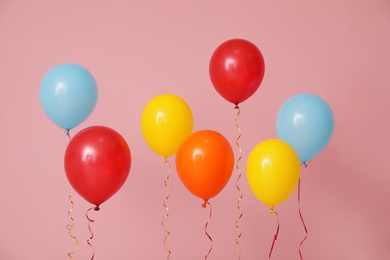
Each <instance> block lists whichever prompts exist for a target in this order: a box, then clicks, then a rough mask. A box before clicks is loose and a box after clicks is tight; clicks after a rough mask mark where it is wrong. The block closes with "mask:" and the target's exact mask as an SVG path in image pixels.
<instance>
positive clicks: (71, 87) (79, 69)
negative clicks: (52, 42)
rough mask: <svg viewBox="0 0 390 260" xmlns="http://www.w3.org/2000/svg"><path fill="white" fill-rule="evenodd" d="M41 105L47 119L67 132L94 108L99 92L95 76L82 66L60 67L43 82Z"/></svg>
mask: <svg viewBox="0 0 390 260" xmlns="http://www.w3.org/2000/svg"><path fill="white" fill-rule="evenodd" d="M39 97H40V102H41V105H42V108H43V110H44V111H45V113H46V115H47V116H48V117H49V119H50V120H51V121H52V122H54V123H55V124H56V125H58V126H59V127H61V128H63V129H66V130H70V129H73V128H75V127H76V126H78V125H80V124H81V123H82V122H84V121H85V120H86V119H87V118H88V117H89V116H90V115H91V113H92V112H93V110H94V109H95V106H96V102H97V97H98V90H97V85H96V81H95V79H94V77H93V76H92V74H91V73H90V72H89V71H88V70H87V69H86V68H84V67H83V66H80V65H78V64H73V63H63V64H59V65H57V66H55V67H53V68H52V69H50V70H49V71H48V72H47V73H46V75H45V76H44V78H43V79H42V82H41V86H40V91H39Z"/></svg>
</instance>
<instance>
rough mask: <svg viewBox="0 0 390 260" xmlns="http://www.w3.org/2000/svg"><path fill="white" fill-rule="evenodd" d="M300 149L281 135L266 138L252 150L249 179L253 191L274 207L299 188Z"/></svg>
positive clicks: (247, 168) (247, 169)
mask: <svg viewBox="0 0 390 260" xmlns="http://www.w3.org/2000/svg"><path fill="white" fill-rule="evenodd" d="M299 164H300V162H299V158H298V155H297V153H296V152H295V151H294V149H293V148H292V147H291V146H290V145H289V144H288V143H286V142H284V141H282V140H279V139H268V140H265V141H263V142H261V143H259V144H258V145H256V147H255V148H254V149H253V150H252V151H251V153H250V155H249V157H248V161H247V166H246V172H247V180H248V183H249V187H250V188H251V190H252V192H253V194H254V195H255V196H256V197H257V199H258V200H260V201H261V202H262V203H264V204H265V205H268V206H269V207H270V208H271V209H273V207H274V206H276V205H278V204H280V203H282V202H283V201H285V200H286V199H287V198H288V197H289V196H290V195H291V193H292V192H293V191H294V189H295V188H296V186H297V184H298V181H299V176H300V165H299Z"/></svg>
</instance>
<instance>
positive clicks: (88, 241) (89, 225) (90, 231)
mask: <svg viewBox="0 0 390 260" xmlns="http://www.w3.org/2000/svg"><path fill="white" fill-rule="evenodd" d="M91 210H95V211H98V210H100V208H99V206H95V207H92V208H90V209H88V210H87V213H86V214H85V216H86V217H87V219H88V221H89V222H88V230H89V233H90V234H91V236H90V238H88V239H87V243H88V245H89V246H90V247H91V248H92V256H91V260H93V258H94V257H95V250H94V248H93V246H92V244H91V240H92V239H93V232H92V228H91V223H92V222H95V220H93V219H91V218H90V217H89V216H88V212H89V211H91Z"/></svg>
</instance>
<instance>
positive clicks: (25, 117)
mask: <svg viewBox="0 0 390 260" xmlns="http://www.w3.org/2000/svg"><path fill="white" fill-rule="evenodd" d="M237 37H238V38H244V39H247V40H249V41H251V42H253V43H254V44H256V45H257V46H258V47H259V49H260V50H261V51H262V53H263V55H264V58H265V64H266V74H265V78H264V81H263V83H262V85H261V87H260V88H259V90H258V91H257V92H256V93H255V94H254V95H253V96H252V97H251V98H250V99H248V100H247V101H245V102H244V103H242V104H241V106H240V107H241V114H240V116H239V120H238V122H239V126H240V128H241V130H242V137H241V139H240V143H239V144H240V147H241V149H242V160H241V161H240V162H239V164H238V166H239V168H240V169H241V172H242V174H243V177H242V179H241V180H240V181H239V182H238V183H239V186H240V187H241V189H242V191H243V200H242V201H241V207H242V209H243V217H242V218H241V220H240V221H239V226H240V228H241V231H242V237H241V239H240V240H239V243H240V245H241V246H242V249H243V251H242V254H241V259H244V260H255V259H256V260H257V259H268V252H269V250H270V246H271V242H272V239H273V235H274V232H275V229H276V225H277V222H276V219H275V216H274V215H272V214H270V213H269V210H268V208H267V207H266V206H265V205H263V204H261V203H260V202H259V201H258V200H257V199H256V198H255V197H254V195H253V194H252V193H251V192H250V190H249V188H248V185H247V182H246V178H245V164H246V159H247V156H248V154H249V152H250V151H251V149H252V148H253V147H254V146H255V145H256V144H257V143H259V142H261V141H262V140H265V139H268V138H275V137H276V132H275V118H276V113H277V111H278V109H279V107H280V106H281V104H282V103H283V102H284V101H285V100H286V99H287V98H288V97H290V96H291V95H294V94H297V93H301V92H310V93H314V94H317V95H320V96H321V97H323V98H324V99H325V100H327V101H328V103H329V104H330V105H331V107H332V109H333V111H334V114H335V122H336V128H335V132H334V135H333V137H332V139H331V142H330V143H329V145H328V146H327V147H326V148H325V149H324V150H323V151H322V152H321V153H320V154H319V155H318V156H317V157H315V159H314V160H313V161H312V163H311V165H310V166H309V167H307V168H304V169H302V187H301V192H302V194H301V196H302V197H301V204H300V205H301V210H302V214H303V217H304V219H305V222H306V225H307V228H308V238H307V240H306V241H305V243H304V244H303V246H302V248H301V249H302V253H303V257H304V259H309V260H313V259H315V260H329V259H337V260H338V259H348V260H349V259H352V260H371V259H375V260H385V259H390V223H389V220H390V204H389V199H390V176H389V174H390V172H389V164H388V162H389V159H388V156H389V146H390V142H389V140H390V139H389V136H388V135H389V133H390V123H389V119H390V116H389V110H390V90H389V89H390V62H389V61H390V2H389V1H388V0H370V1H369V0H366V1H355V0H330V1H329V0H326V1H325V0H318V1H309V0H305V1H261V0H252V1H249V0H243V1H236V0H235V1H231V0H224V1H222V0H215V1H199V0H198V1H117V0H113V1H101V0H94V1H92V0H81V1H80V0H78V1H75V0H67V1H59V0H50V1H49V0H35V1H27V0H25V1H23V0H19V1H18V0H13V1H11V0H2V1H0V88H1V91H0V149H1V150H0V199H1V203H0V207H1V210H0V227H1V236H0V259H1V260H20V259H69V258H68V256H67V253H68V252H71V251H72V250H73V249H74V247H75V244H74V240H72V239H71V238H70V237H69V236H68V233H67V231H66V229H65V226H66V225H67V224H68V223H69V219H68V215H67V212H68V210H69V208H70V203H69V201H68V196H69V194H70V193H72V192H73V190H72V188H71V186H70V185H69V183H68V181H67V179H66V177H65V173H64V170H63V154H64V151H65V149H66V146H67V143H68V139H67V137H66V135H65V134H64V133H63V131H62V130H61V129H60V128H59V127H57V126H56V125H54V124H53V123H52V122H51V121H50V120H49V119H48V118H47V117H46V115H45V114H44V112H43V110H42V108H41V106H40V102H39V87H40V82H41V80H42V78H43V76H44V74H45V73H46V72H47V71H48V70H49V69H50V68H51V67H53V66H55V65H57V64H59V63H63V62H75V63H79V64H81V65H83V66H85V67H86V68H88V69H89V70H90V71H91V73H92V74H93V75H94V76H95V78H96V80H97V83H98V88H99V98H98V103H97V107H96V109H95V110H94V112H93V114H92V115H91V116H90V117H89V118H88V119H87V120H86V121H85V122H84V123H83V124H82V125H80V126H79V127H77V128H76V129H73V130H72V131H71V134H75V133H77V132H78V131H80V130H81V129H83V128H85V127H87V126H92V125H105V126H108V127H111V128H113V129H115V130H117V131H118V132H119V133H121V134H122V135H123V137H124V138H125V139H126V141H127V142H128V144H129V146H130V149H131V152H132V156H133V161H132V167H131V171H130V175H129V178H128V179H127V181H126V183H125V184H124V186H123V188H122V189H121V190H120V191H119V192H118V193H117V194H116V195H115V196H114V197H112V198H111V199H110V200H109V201H107V202H106V203H104V204H103V205H102V206H101V211H99V212H92V213H91V214H90V216H91V217H92V218H94V219H95V222H94V223H93V224H92V229H93V232H94V238H93V240H92V244H93V246H94V249H95V259H96V260H99V259H115V260H124V259H140V260H148V259H167V254H166V252H165V251H164V248H163V239H164V237H165V233H164V231H163V228H162V225H161V221H162V219H163V217H164V215H165V213H166V211H165V209H164V207H163V201H164V198H165V196H166V195H167V190H166V188H165V187H164V184H163V182H164V179H165V178H166V176H167V175H168V172H169V166H168V164H164V163H163V159H162V158H161V157H159V156H158V155H156V154H155V153H154V152H152V151H151V150H150V149H149V147H148V146H147V145H146V143H145V142H144V140H143V137H142V133H141V130H140V117H141V113H142V110H143V108H144V106H145V105H146V103H147V102H148V101H149V100H150V99H151V98H152V97H154V96H156V95H159V94H163V93H173V94H176V95H179V96H181V97H182V98H183V99H185V100H186V101H187V103H188V104H189V105H190V107H191V109H192V112H193V114H194V122H195V125H194V131H196V130H201V129H213V130H215V131H218V132H220V133H221V134H223V135H224V136H225V137H226V138H227V139H228V140H229V141H230V142H231V144H232V147H233V149H234V151H235V154H236V159H237V156H238V148H237V146H236V144H235V142H236V138H237V137H238V130H237V128H236V126H235V116H236V113H237V110H235V109H234V108H233V107H234V106H233V105H232V104H230V103H228V102H227V101H226V100H224V99H223V98H222V97H221V96H219V95H218V93H217V92H216V91H215V89H214V88H213V87H212V85H211V83H210V79H209V75H208V62H209V59H210V57H211V55H212V52H213V51H214V49H215V48H216V47H217V46H218V45H219V44H221V43H222V42H224V41H225V40H228V39H231V38H237ZM169 160H170V163H171V165H172V166H174V157H172V158H170V159H169ZM237 176H238V171H237V170H236V169H235V170H234V172H233V175H232V179H231V180H230V182H229V183H228V185H227V186H226V188H225V189H224V190H223V191H222V192H221V193H220V194H219V195H218V196H217V197H215V198H213V199H211V200H210V202H211V205H212V207H213V215H212V218H211V220H210V222H209V226H208V232H209V234H210V235H211V237H212V239H213V250H212V251H211V253H210V255H209V257H208V259H218V260H225V259H239V247H238V246H237V245H236V243H235V241H236V237H237V236H238V229H237V228H236V227H235V221H236V220H237V218H238V216H239V211H238V209H237V206H236V203H237V200H238V197H239V193H238V190H237V189H236V178H237ZM168 185H169V186H170V188H171V197H170V199H169V200H168V201H167V205H168V207H169V209H170V215H169V217H168V218H167V219H166V221H165V227H166V228H167V229H168V230H169V231H170V232H171V236H169V238H168V239H167V242H166V246H167V247H168V248H169V249H170V250H171V251H172V255H171V257H170V259H171V260H183V259H186V260H196V259H204V257H205V254H206V253H207V251H208V249H209V247H210V241H209V239H208V238H207V237H206V235H205V233H204V226H205V222H206V220H207V217H208V214H209V211H208V209H203V208H202V207H201V206H200V204H201V202H202V201H201V200H200V199H198V198H196V197H194V196H193V195H192V194H191V193H190V192H188V191H187V190H186V189H185V188H184V187H183V185H182V184H181V183H180V180H179V179H178V176H177V175H176V171H175V168H174V167H172V174H171V178H170V180H169V182H168ZM73 200H74V203H75V208H74V211H73V212H72V216H73V218H74V220H75V227H74V228H73V231H72V232H73V234H74V235H75V236H76V237H77V238H78V240H79V246H78V249H77V250H76V252H75V254H74V255H73V256H74V259H90V258H91V255H92V250H91V248H90V247H89V246H88V245H87V243H86V240H87V238H88V237H89V232H88V229H87V220H86V217H85V213H86V210H87V209H88V208H89V207H90V206H91V205H89V204H88V203H86V202H85V201H84V200H83V199H81V198H80V197H79V196H78V195H77V194H75V195H74V197H73ZM276 209H277V211H278V213H279V217H280V233H279V237H278V240H277V241H276V244H275V248H274V251H273V255H272V259H274V260H278V259H283V260H285V259H288V260H289V259H300V258H299V254H298V249H299V243H300V242H301V240H302V239H303V237H304V235H305V231H304V229H303V226H302V223H301V221H300V219H299V215H298V202H297V192H295V193H294V194H292V196H291V197H290V198H289V199H288V200H287V201H286V202H285V203H283V204H281V205H279V206H278V207H277V208H276Z"/></svg>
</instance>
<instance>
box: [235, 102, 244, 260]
mask: <svg viewBox="0 0 390 260" xmlns="http://www.w3.org/2000/svg"><path fill="white" fill-rule="evenodd" d="M235 109H238V112H237V115H236V120H235V124H236V127H237V130H238V133H239V135H238V137H237V140H236V145H237V148H238V151H239V152H240V156H239V157H238V159H237V161H236V168H237V171H238V177H237V179H236V188H237V190H238V192H239V194H240V195H239V197H238V200H237V208H238V210H239V211H240V214H239V216H238V218H237V220H236V228H237V230H238V232H239V234H238V236H237V237H236V245H237V246H238V247H239V248H240V252H239V254H238V259H241V254H242V245H241V244H240V242H239V240H240V238H241V235H242V231H241V228H240V226H239V225H238V222H239V221H240V220H241V218H242V215H243V210H242V208H241V207H240V202H241V200H242V197H243V196H242V194H243V193H242V190H241V189H240V187H239V185H238V182H239V180H240V179H241V169H240V167H239V165H238V163H239V161H240V160H241V158H242V150H241V147H240V144H239V143H238V141H239V140H240V138H241V128H240V126H239V125H238V117H239V115H240V112H241V109H240V107H239V106H238V105H236V107H235Z"/></svg>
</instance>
